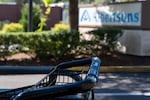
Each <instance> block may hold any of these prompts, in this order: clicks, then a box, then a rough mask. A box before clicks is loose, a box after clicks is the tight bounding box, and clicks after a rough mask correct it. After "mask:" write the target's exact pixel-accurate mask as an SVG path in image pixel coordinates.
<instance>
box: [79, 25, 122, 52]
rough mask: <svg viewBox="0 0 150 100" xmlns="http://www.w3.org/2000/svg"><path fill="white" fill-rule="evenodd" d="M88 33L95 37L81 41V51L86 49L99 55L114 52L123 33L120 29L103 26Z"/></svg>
mask: <svg viewBox="0 0 150 100" xmlns="http://www.w3.org/2000/svg"><path fill="white" fill-rule="evenodd" d="M87 34H89V35H92V36H93V38H92V39H91V40H83V41H82V42H81V48H80V49H81V52H83V51H85V52H86V53H88V54H95V55H97V54H99V53H103V54H106V53H108V52H113V51H114V50H115V47H116V43H117V40H118V38H119V37H120V36H121V35H122V31H121V30H120V29H113V28H101V29H96V30H93V31H89V32H87ZM83 49H84V50H83Z"/></svg>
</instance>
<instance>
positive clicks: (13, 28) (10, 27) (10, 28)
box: [2, 23, 23, 32]
mask: <svg viewBox="0 0 150 100" xmlns="http://www.w3.org/2000/svg"><path fill="white" fill-rule="evenodd" d="M22 31H23V26H22V25H21V24H19V23H10V24H4V25H3V28H2V32H22Z"/></svg>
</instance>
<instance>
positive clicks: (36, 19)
mask: <svg viewBox="0 0 150 100" xmlns="http://www.w3.org/2000/svg"><path fill="white" fill-rule="evenodd" d="M32 13H33V31H36V30H38V28H39V26H38V25H39V23H40V22H41V17H42V16H43V14H42V10H41V8H40V6H39V5H34V6H33V11H32ZM19 22H20V23H21V24H22V25H23V28H24V31H25V32H26V31H27V28H28V4H25V5H24V6H23V8H22V10H21V19H20V21H19Z"/></svg>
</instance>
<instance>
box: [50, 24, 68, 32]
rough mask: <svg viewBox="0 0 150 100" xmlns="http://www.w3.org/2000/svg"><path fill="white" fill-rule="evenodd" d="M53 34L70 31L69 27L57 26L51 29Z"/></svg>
mask: <svg viewBox="0 0 150 100" xmlns="http://www.w3.org/2000/svg"><path fill="white" fill-rule="evenodd" d="M51 31H52V32H58V31H69V26H68V25H65V24H60V23H59V24H55V26H54V27H53V28H51Z"/></svg>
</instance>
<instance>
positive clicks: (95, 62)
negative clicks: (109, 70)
mask: <svg viewBox="0 0 150 100" xmlns="http://www.w3.org/2000/svg"><path fill="white" fill-rule="evenodd" d="M100 63H101V61H100V59H99V58H98V57H94V58H93V59H92V64H91V66H90V69H89V71H88V73H87V77H88V76H94V77H95V78H96V79H98V76H99V68H100Z"/></svg>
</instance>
